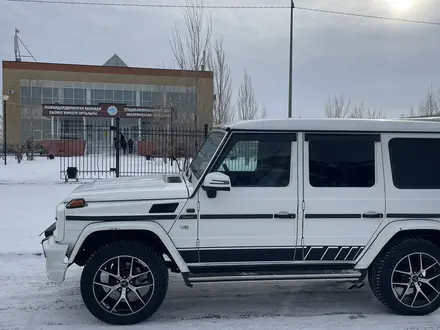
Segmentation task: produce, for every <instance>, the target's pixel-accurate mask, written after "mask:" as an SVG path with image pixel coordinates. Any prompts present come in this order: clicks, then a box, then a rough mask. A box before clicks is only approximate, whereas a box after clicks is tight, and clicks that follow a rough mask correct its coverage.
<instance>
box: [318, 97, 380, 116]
mask: <svg viewBox="0 0 440 330" xmlns="http://www.w3.org/2000/svg"><path fill="white" fill-rule="evenodd" d="M325 116H326V117H328V118H367V119H378V118H383V117H384V115H383V113H382V111H381V110H380V109H372V108H370V107H368V106H366V105H365V103H364V101H362V102H360V103H359V104H352V102H351V100H350V99H349V100H348V101H346V100H345V98H344V96H343V95H342V94H341V95H340V96H339V97H338V96H336V95H335V96H334V99H333V100H330V99H329V100H328V102H327V104H326V105H325Z"/></svg>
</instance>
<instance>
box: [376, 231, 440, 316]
mask: <svg viewBox="0 0 440 330" xmlns="http://www.w3.org/2000/svg"><path fill="white" fill-rule="evenodd" d="M372 268H373V269H372V273H371V278H370V280H371V282H370V285H371V288H372V291H373V293H374V294H375V296H376V297H377V298H378V299H379V300H380V301H381V302H382V303H383V304H384V305H385V306H387V307H388V308H389V309H391V310H392V311H394V312H396V313H398V314H403V315H426V314H429V313H432V312H434V311H435V310H437V309H438V308H439V307H440V247H438V246H437V245H435V244H433V243H431V242H429V241H427V240H424V239H422V238H405V239H402V240H400V241H397V242H395V243H393V244H392V245H391V246H390V247H389V248H388V249H387V250H386V251H385V252H384V253H383V254H382V255H381V256H380V259H379V260H377V261H376V262H375V263H374V265H373V266H372Z"/></svg>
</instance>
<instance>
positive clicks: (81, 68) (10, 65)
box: [3, 61, 213, 78]
mask: <svg viewBox="0 0 440 330" xmlns="http://www.w3.org/2000/svg"><path fill="white" fill-rule="evenodd" d="M5 69H8V70H30V71H34V70H35V71H61V72H83V73H100V74H123V75H139V76H168V77H185V78H187V77H194V78H212V77H213V72H212V71H191V70H171V69H152V68H137V67H121V66H103V65H84V64H61V63H41V62H17V61H3V70H5Z"/></svg>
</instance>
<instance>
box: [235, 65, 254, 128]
mask: <svg viewBox="0 0 440 330" xmlns="http://www.w3.org/2000/svg"><path fill="white" fill-rule="evenodd" d="M237 110H238V117H239V118H240V120H249V119H255V118H256V117H257V114H258V103H257V101H256V98H255V91H254V87H253V86H252V79H251V77H250V76H249V75H248V74H247V71H246V70H245V71H244V75H243V80H242V82H241V85H240V88H239V90H238V98H237Z"/></svg>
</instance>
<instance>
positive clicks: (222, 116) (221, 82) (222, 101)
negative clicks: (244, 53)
mask: <svg viewBox="0 0 440 330" xmlns="http://www.w3.org/2000/svg"><path fill="white" fill-rule="evenodd" d="M210 67H211V69H212V70H213V71H214V90H215V94H216V100H215V101H214V113H213V114H214V125H221V124H227V123H231V122H232V121H234V109H233V108H232V106H231V97H232V78H231V68H230V66H229V65H228V64H227V63H226V54H225V49H224V46H223V39H222V38H218V39H217V40H216V41H215V45H214V55H213V57H212V59H211V61H210Z"/></svg>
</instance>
